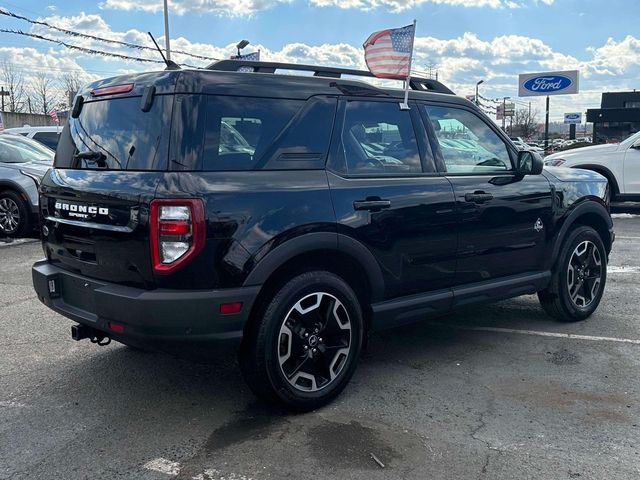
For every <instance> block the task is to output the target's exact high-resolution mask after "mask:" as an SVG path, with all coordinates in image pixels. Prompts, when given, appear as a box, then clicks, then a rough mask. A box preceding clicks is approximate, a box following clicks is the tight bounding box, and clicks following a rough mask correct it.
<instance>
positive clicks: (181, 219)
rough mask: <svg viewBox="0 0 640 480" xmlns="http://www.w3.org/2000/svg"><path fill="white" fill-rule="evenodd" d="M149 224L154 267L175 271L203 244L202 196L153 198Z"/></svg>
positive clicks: (158, 270)
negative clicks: (194, 197)
mask: <svg viewBox="0 0 640 480" xmlns="http://www.w3.org/2000/svg"><path fill="white" fill-rule="evenodd" d="M149 226H150V229H151V235H150V239H151V258H152V261H153V270H154V271H155V272H156V273H158V274H161V275H166V274H169V273H173V272H174V271H176V270H178V269H179V268H181V267H182V266H184V265H185V264H186V263H187V262H188V261H189V260H190V259H192V258H193V257H194V256H196V255H197V254H198V253H199V252H200V250H202V247H204V243H205V237H206V235H205V221H204V204H203V203H202V200H199V199H175V200H173V199H171V200H168V199H167V200H153V201H152V202H151V215H150V217H149Z"/></svg>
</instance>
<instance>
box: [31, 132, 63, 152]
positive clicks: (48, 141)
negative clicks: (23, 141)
mask: <svg viewBox="0 0 640 480" xmlns="http://www.w3.org/2000/svg"><path fill="white" fill-rule="evenodd" d="M58 138H59V135H58V134H57V133H56V132H38V133H36V134H34V135H33V139H34V140H37V141H39V142H40V143H42V144H44V145H46V146H47V147H49V148H51V149H53V150H55V149H56V146H57V145H58Z"/></svg>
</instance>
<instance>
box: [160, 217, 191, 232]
mask: <svg viewBox="0 0 640 480" xmlns="http://www.w3.org/2000/svg"><path fill="white" fill-rule="evenodd" d="M189 233H191V225H190V224H189V222H186V221H175V220H174V221H167V220H161V221H160V235H188V234H189Z"/></svg>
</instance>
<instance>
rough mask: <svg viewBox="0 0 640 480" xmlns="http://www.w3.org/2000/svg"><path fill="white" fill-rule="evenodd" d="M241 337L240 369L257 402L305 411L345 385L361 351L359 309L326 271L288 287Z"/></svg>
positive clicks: (348, 290)
mask: <svg viewBox="0 0 640 480" xmlns="http://www.w3.org/2000/svg"><path fill="white" fill-rule="evenodd" d="M257 315H259V316H260V318H258V319H254V320H255V321H256V322H257V323H256V324H254V328H252V329H250V330H251V331H249V332H247V334H246V335H245V339H244V343H243V346H242V349H241V353H240V366H241V369H242V373H243V375H244V378H245V380H246V382H247V383H248V385H249V387H250V388H251V390H252V391H253V392H254V393H255V394H256V395H257V396H258V397H259V398H261V399H263V400H265V401H267V402H270V403H276V404H279V405H283V406H285V407H288V408H291V409H294V410H298V411H309V410H313V409H315V408H318V407H320V406H322V405H325V404H327V403H329V402H330V401H331V400H333V399H334V398H335V397H336V396H337V395H338V394H339V393H340V392H341V391H342V390H343V389H344V388H345V387H346V385H347V383H348V382H349V380H350V379H351V377H352V376H353V373H354V371H355V369H356V366H357V363H358V358H359V356H360V351H361V348H362V337H363V320H362V309H361V307H360V303H359V301H358V298H357V297H356V295H355V293H354V292H353V290H352V289H351V287H350V286H349V285H348V284H347V283H346V282H345V281H344V280H342V279H341V278H340V277H338V276H336V275H334V274H333V273H330V272H326V271H313V272H308V273H303V274H301V275H298V276H296V277H294V278H292V279H290V280H289V281H287V282H286V283H285V284H284V285H283V286H282V287H281V288H280V289H279V290H278V292H277V293H276V294H275V295H274V297H273V299H272V300H271V301H270V302H269V303H268V304H267V305H266V306H265V307H264V308H263V309H262V310H260V311H258V312H257Z"/></svg>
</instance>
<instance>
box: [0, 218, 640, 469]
mask: <svg viewBox="0 0 640 480" xmlns="http://www.w3.org/2000/svg"><path fill="white" fill-rule="evenodd" d="M615 223H616V230H617V235H618V240H617V242H616V244H615V246H614V251H613V254H612V256H611V263H610V265H611V268H610V270H609V278H608V284H607V289H606V293H605V296H604V299H603V302H602V304H601V306H600V308H599V310H598V311H597V312H596V314H595V315H593V317H592V318H590V319H589V320H588V321H585V322H582V323H579V324H571V325H567V324H559V323H556V322H554V321H553V320H551V319H550V318H548V317H546V316H545V314H544V313H543V311H542V310H541V308H540V307H539V306H538V303H537V300H536V298H535V297H522V298H519V299H515V300H510V301H505V302H501V303H499V304H495V305H489V306H481V307H473V308H469V309H467V310H464V311H460V312H459V313H456V314H455V315H451V316H448V317H444V318H440V319H438V320H436V321H432V322H430V323H426V324H419V325H415V326H411V327H408V328H403V329H399V330H395V331H392V332H386V333H385V334H383V335H376V336H374V337H373V338H372V341H371V344H370V347H369V350H368V352H367V353H366V354H365V355H364V356H363V358H362V360H361V362H360V365H359V368H358V371H357V372H356V375H355V377H354V379H353V381H352V382H351V384H350V386H349V387H347V389H346V390H345V391H344V393H343V394H342V395H341V396H340V397H339V398H338V400H337V401H335V402H334V403H333V404H332V405H330V406H328V407H325V408H323V409H321V410H319V411H316V412H313V413H309V414H305V415H289V414H286V413H284V412H280V411H275V410H273V409H270V408H267V407H264V406H262V405H261V404H260V403H258V402H257V401H256V400H255V398H254V397H253V396H252V394H251V392H250V391H249V390H248V388H247V387H246V386H245V385H244V383H243V382H242V379H241V377H240V374H239V373H238V370H237V368H236V364H235V358H234V354H233V352H232V351H225V350H216V351H209V352H198V351H190V352H189V356H188V358H186V359H185V358H178V357H176V356H174V355H170V354H165V353H148V352H141V351H135V350H132V349H130V348H127V347H124V346H121V345H119V344H114V343H112V344H111V345H109V346H107V347H97V346H94V345H93V344H91V343H89V342H88V341H83V342H74V341H73V340H71V338H70V334H69V330H70V328H69V327H70V325H71V324H72V323H71V322H70V321H68V320H66V319H64V318H62V317H60V316H58V315H57V314H54V313H53V312H51V311H50V310H48V309H47V308H45V307H44V306H43V305H41V304H40V303H39V302H38V301H37V299H36V298H35V295H34V293H33V291H32V288H31V274H30V266H31V264H32V263H33V262H34V261H35V260H37V259H39V258H40V257H41V255H42V251H41V249H40V246H39V244H38V243H37V242H35V241H27V242H26V243H20V244H12V245H2V244H0V284H1V285H0V322H1V323H0V325H1V328H0V478H2V479H5V478H7V479H8V478H11V479H53V478H64V479H70V480H71V479H81V478H91V479H117V478H134V479H159V480H169V479H172V478H178V479H198V480H208V479H226V480H246V479H250V478H251V479H284V478H291V479H302V478H327V479H390V478H407V479H427V478H428V479H492V480H493V479H550V480H551V479H553V480H559V479H581V480H582V479H607V480H612V479H637V478H639V477H640V453H639V452H640V379H639V377H638V372H639V371H640V324H639V318H640V307H639V306H638V297H639V295H638V294H639V293H640V291H639V288H638V285H639V282H640V258H639V253H640V217H629V218H616V219H615ZM512 330H517V331H512ZM566 334H571V335H578V336H577V337H576V336H568V335H566ZM603 337H605V338H603ZM374 457H375V458H374ZM382 465H384V467H382Z"/></svg>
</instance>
